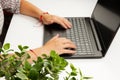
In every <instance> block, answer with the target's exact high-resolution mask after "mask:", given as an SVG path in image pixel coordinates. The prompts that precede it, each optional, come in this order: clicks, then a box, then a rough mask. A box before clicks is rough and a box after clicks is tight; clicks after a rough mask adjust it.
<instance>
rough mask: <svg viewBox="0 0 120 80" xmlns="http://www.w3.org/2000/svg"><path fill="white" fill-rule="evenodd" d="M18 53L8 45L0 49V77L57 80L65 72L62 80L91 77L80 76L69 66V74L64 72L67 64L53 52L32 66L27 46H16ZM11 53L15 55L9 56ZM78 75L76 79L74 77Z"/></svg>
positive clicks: (78, 71) (21, 79) (80, 73)
mask: <svg viewBox="0 0 120 80" xmlns="http://www.w3.org/2000/svg"><path fill="white" fill-rule="evenodd" d="M18 48H19V50H20V51H19V52H18V51H17V52H16V51H14V50H12V49H10V44H9V43H6V44H5V45H4V46H3V48H0V52H1V53H2V54H1V55H0V77H3V76H5V79H6V80H59V76H60V75H59V74H60V73H61V72H62V71H65V72H66V73H67V75H66V76H65V77H64V78H63V79H64V80H86V79H91V77H85V76H83V75H82V72H81V70H80V69H79V70H77V69H76V68H75V67H74V65H72V64H70V69H71V72H68V71H66V70H65V68H66V66H68V64H69V63H68V62H67V61H66V60H65V59H64V58H62V57H60V56H59V55H58V54H57V53H56V52H55V51H51V53H50V56H47V55H45V54H43V56H44V58H41V57H38V58H37V60H36V61H33V64H30V63H29V62H28V59H29V58H30V56H29V54H28V53H27V51H26V50H27V49H28V46H22V45H18ZM9 52H12V53H15V55H11V56H10V55H9V54H8V53H9ZM78 75H80V78H79V79H77V78H76V76H78Z"/></svg>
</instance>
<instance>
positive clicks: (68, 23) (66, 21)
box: [63, 18, 72, 28]
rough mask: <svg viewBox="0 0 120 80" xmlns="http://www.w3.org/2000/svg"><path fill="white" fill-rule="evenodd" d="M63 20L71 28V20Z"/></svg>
mask: <svg viewBox="0 0 120 80" xmlns="http://www.w3.org/2000/svg"><path fill="white" fill-rule="evenodd" d="M63 22H64V24H65V25H66V27H67V28H71V27H72V24H71V22H69V21H68V20H67V19H65V18H63Z"/></svg>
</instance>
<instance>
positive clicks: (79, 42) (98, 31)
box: [44, 3, 120, 59]
mask: <svg viewBox="0 0 120 80" xmlns="http://www.w3.org/2000/svg"><path fill="white" fill-rule="evenodd" d="M66 18H67V19H68V20H69V21H70V22H71V23H72V25H73V26H72V28H71V29H67V30H65V29H63V28H62V27H61V26H60V25H59V24H55V23H54V24H51V25H45V27H44V44H45V43H46V42H47V41H48V40H50V39H51V38H52V37H53V36H55V35H56V34H60V36H61V37H66V38H68V39H70V40H72V41H73V42H74V43H75V44H76V46H77V49H76V51H77V52H76V54H74V55H68V54H63V55H61V56H62V57H64V58H68V59H71V58H101V57H104V56H105V54H106V53H107V51H108V49H109V46H110V44H111V42H112V40H113V38H114V36H115V34H116V32H117V30H118V28H119V26H120V16H119V15H118V14H117V13H114V12H113V11H111V10H110V9H109V8H106V7H104V6H102V5H101V4H99V3H97V4H96V7H95V8H94V11H93V13H92V16H91V17H66ZM58 46H59V45H58ZM66 49H70V48H66ZM73 50H74V49H73Z"/></svg>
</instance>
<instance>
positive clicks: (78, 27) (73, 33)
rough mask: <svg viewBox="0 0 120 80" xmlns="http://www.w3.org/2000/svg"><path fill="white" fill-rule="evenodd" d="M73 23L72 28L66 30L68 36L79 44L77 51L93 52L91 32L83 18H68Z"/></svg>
mask: <svg viewBox="0 0 120 80" xmlns="http://www.w3.org/2000/svg"><path fill="white" fill-rule="evenodd" d="M67 19H68V20H69V21H70V22H71V23H72V26H73V27H72V29H69V30H66V33H65V34H66V37H67V38H68V39H70V40H72V41H73V42H74V43H75V44H76V45H77V53H76V54H75V55H81V54H93V48H92V43H91V41H90V37H89V33H88V30H87V26H86V23H85V19H83V18H67Z"/></svg>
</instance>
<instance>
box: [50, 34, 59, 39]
mask: <svg viewBox="0 0 120 80" xmlns="http://www.w3.org/2000/svg"><path fill="white" fill-rule="evenodd" d="M57 38H59V34H57V35H55V36H54V37H53V38H52V39H50V40H54V39H57Z"/></svg>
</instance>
